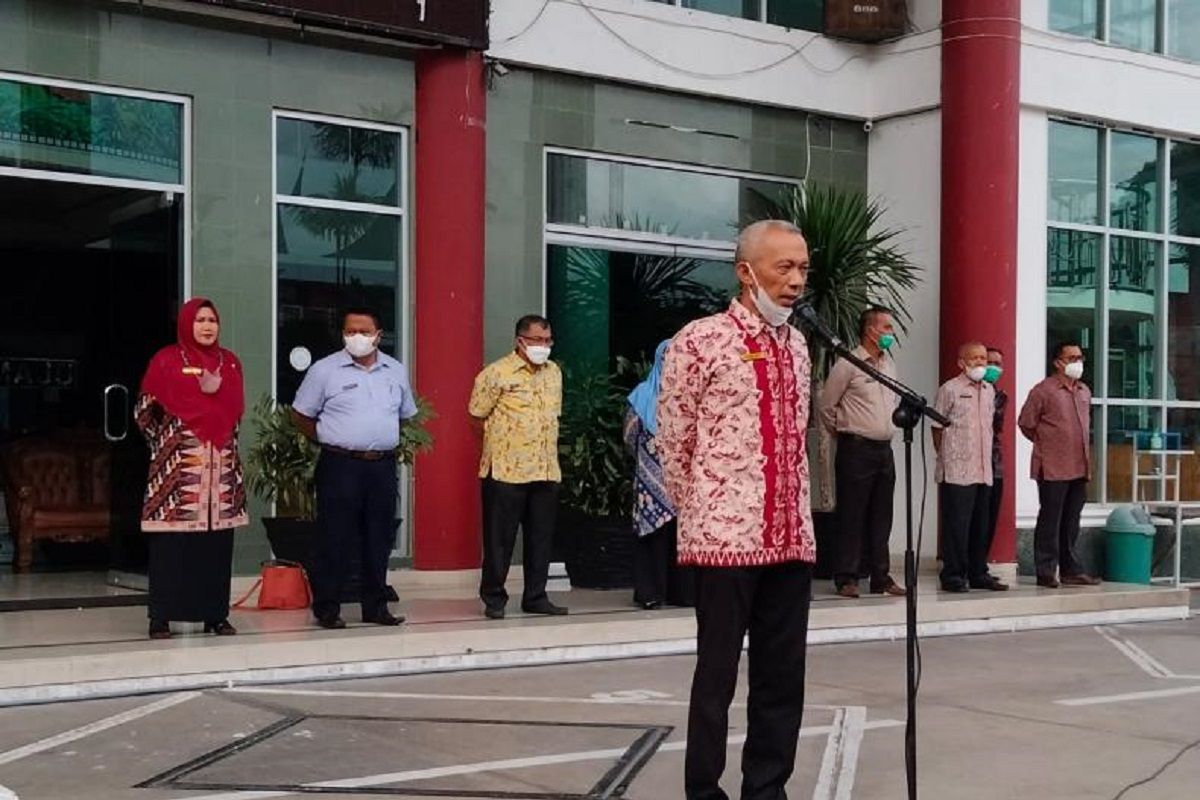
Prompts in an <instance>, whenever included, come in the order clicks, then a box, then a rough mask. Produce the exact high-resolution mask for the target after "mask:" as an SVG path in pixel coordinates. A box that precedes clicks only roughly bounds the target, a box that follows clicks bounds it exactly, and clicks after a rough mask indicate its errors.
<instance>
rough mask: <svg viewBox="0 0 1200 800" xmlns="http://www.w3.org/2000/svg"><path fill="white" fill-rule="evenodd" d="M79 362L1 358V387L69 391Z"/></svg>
mask: <svg viewBox="0 0 1200 800" xmlns="http://www.w3.org/2000/svg"><path fill="white" fill-rule="evenodd" d="M78 366H79V362H78V361H75V360H73V359H68V358H7V357H4V358H0V386H8V387H12V388H14V389H43V388H46V387H48V386H52V387H55V388H59V389H69V388H71V387H73V386H74V385H75V380H76V373H77V372H78Z"/></svg>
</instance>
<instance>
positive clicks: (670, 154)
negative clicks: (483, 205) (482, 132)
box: [484, 69, 867, 359]
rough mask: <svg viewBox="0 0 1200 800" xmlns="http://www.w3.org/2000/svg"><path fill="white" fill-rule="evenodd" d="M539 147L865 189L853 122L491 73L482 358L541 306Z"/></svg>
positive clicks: (862, 145) (859, 134)
mask: <svg viewBox="0 0 1200 800" xmlns="http://www.w3.org/2000/svg"><path fill="white" fill-rule="evenodd" d="M664 126H674V127H664ZM691 130H694V131H695V132H690V131H691ZM810 136H811V147H809V146H808V145H809V144H810V142H809V141H808V139H809V137H810ZM546 146H558V147H570V148H578V149H580V150H590V151H599V152H604V153H612V154H619V155H629V156H640V157H643V158H653V159H661V160H665V161H677V162H682V163H688V164H702V165H706V166H711V167H724V168H727V169H737V170H745V171H749V172H759V173H766V174H772V175H783V176H789V177H803V176H804V175H805V174H806V169H807V174H808V177H809V179H810V180H812V181H815V182H823V183H828V182H834V183H838V184H842V185H846V186H853V187H856V188H860V189H863V190H865V189H866V188H867V137H866V134H865V133H864V132H863V129H862V125H861V123H858V122H851V121H844V120H832V119H828V118H823V117H817V116H813V117H811V118H810V119H808V120H807V121H806V115H805V114H804V113H803V112H798V111H789V110H783V109H774V108H766V107H762V106H750V105H742V104H737V103H731V102H727V101H720V100H712V99H708V98H703V97H699V96H691V95H682V94H668V93H664V92H657V91H654V90H652V89H642V88H636V87H632V86H623V85H617V84H611V83H603V82H597V81H593V80H589V79H587V78H581V77H576V76H570V75H563V74H558V73H548V72H534V71H526V70H516V69H512V70H510V71H509V72H508V74H506V75H496V76H494V79H493V82H492V88H491V90H490V92H489V94H488V142H487V170H488V174H487V198H488V203H487V263H486V277H485V286H486V291H485V311H484V315H485V317H484V336H485V340H484V350H485V354H486V356H487V358H489V359H492V358H496V357H498V356H500V355H502V354H503V353H504V352H505V351H506V350H507V349H508V348H509V347H511V345H512V323H513V321H514V320H515V319H516V318H517V317H519V316H520V315H521V314H524V313H528V312H530V311H539V310H541V309H542V303H543V298H542V274H543V263H542V262H543V247H542V215H543V211H542V209H543V186H544V178H543V166H542V164H543V152H544V148H545V147H546ZM810 158H811V164H808V163H807V162H808V160H809V159H810Z"/></svg>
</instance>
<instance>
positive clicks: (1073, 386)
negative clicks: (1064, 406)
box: [1054, 372, 1083, 392]
mask: <svg viewBox="0 0 1200 800" xmlns="http://www.w3.org/2000/svg"><path fill="white" fill-rule="evenodd" d="M1054 377H1055V378H1056V379H1057V380H1058V385H1059V386H1061V387H1062V388H1064V389H1066V390H1067V391H1068V392H1077V391H1079V386H1080V385H1081V384H1082V383H1083V381H1075V383H1071V381H1070V380H1068V379H1067V376H1066V375H1063V374H1062V373H1061V372H1055V373H1054Z"/></svg>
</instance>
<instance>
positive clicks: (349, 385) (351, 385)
mask: <svg viewBox="0 0 1200 800" xmlns="http://www.w3.org/2000/svg"><path fill="white" fill-rule="evenodd" d="M357 388H358V384H357V383H347V384H346V385H345V386H343V387H342V391H343V392H348V391H350V390H351V389H357Z"/></svg>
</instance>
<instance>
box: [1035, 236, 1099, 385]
mask: <svg viewBox="0 0 1200 800" xmlns="http://www.w3.org/2000/svg"><path fill="white" fill-rule="evenodd" d="M1047 242H1048V248H1047V249H1048V251H1049V253H1048V263H1049V269H1048V275H1047V286H1048V290H1047V297H1046V306H1047V307H1046V318H1047V331H1046V342H1047V344H1048V345H1049V346H1051V347H1053V346H1054V344H1055V343H1056V342H1062V341H1072V342H1079V344H1080V346H1081V347H1082V348H1083V349H1084V351H1085V352H1086V353H1088V355H1089V356H1091V355H1092V354H1093V348H1094V347H1095V344H1096V305H1097V303H1096V300H1097V298H1096V282H1097V279H1098V276H1099V274H1100V268H1101V254H1102V251H1101V247H1102V246H1103V237H1102V236H1101V235H1100V234H1098V233H1084V232H1082V231H1072V230H1062V229H1058V228H1051V229H1050V230H1049V232H1048V237H1047ZM1093 361H1094V358H1090V357H1089V358H1088V360H1087V361H1086V362H1085V365H1084V380H1085V381H1087V383H1088V384H1089V385H1092V386H1094V385H1095V384H1094V382H1093V380H1092V370H1093V368H1094V364H1093Z"/></svg>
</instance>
